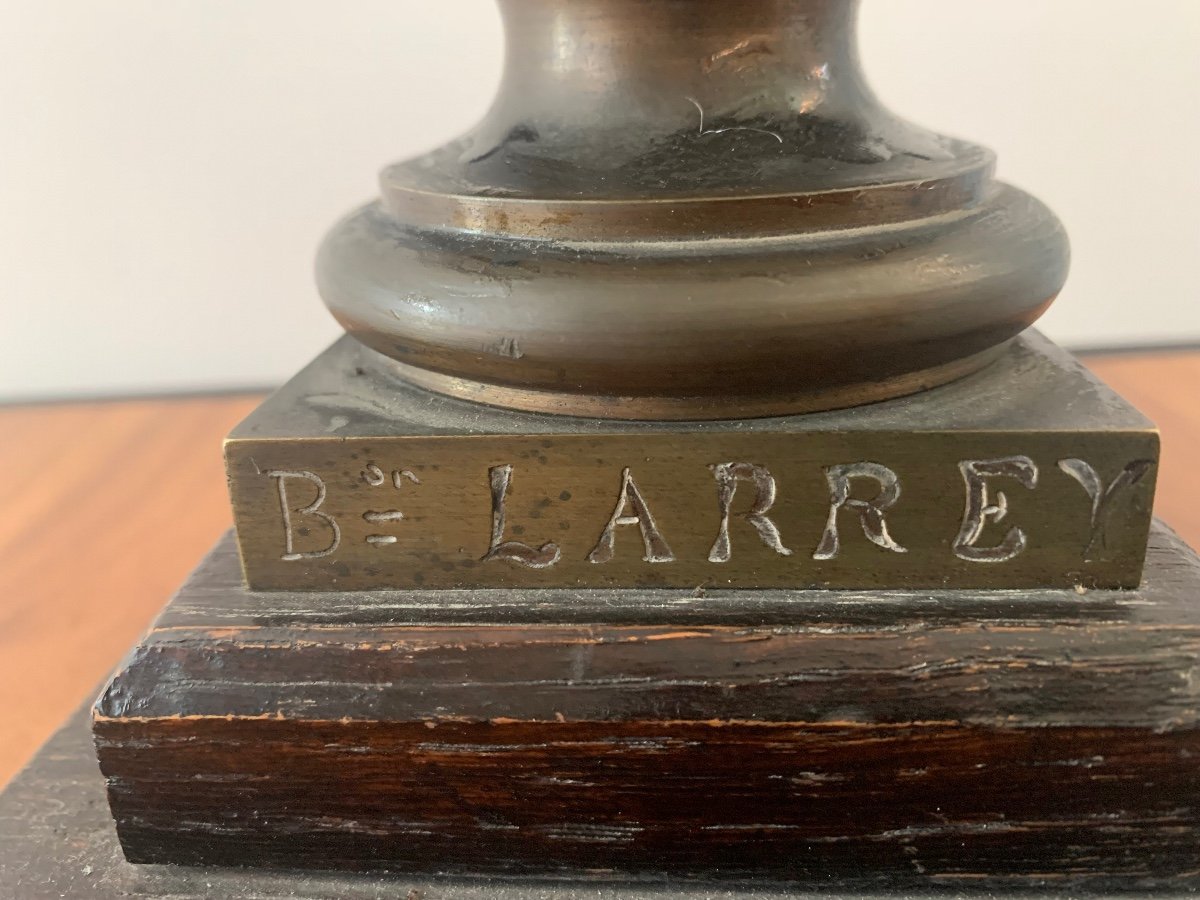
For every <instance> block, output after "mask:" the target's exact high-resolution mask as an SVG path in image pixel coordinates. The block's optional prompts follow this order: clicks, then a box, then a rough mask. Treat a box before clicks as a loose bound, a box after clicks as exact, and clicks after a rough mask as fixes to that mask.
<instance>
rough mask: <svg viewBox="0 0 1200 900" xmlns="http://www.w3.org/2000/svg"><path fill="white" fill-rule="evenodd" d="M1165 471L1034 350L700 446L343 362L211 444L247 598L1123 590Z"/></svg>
mask: <svg viewBox="0 0 1200 900" xmlns="http://www.w3.org/2000/svg"><path fill="white" fill-rule="evenodd" d="M1158 453H1159V447H1158V435H1157V433H1156V432H1155V431H1154V429H1153V427H1152V426H1151V425H1150V424H1149V423H1148V422H1146V421H1145V419H1143V418H1142V417H1141V416H1140V415H1138V414H1137V413H1136V411H1134V410H1133V409H1132V408H1130V407H1129V406H1128V404H1126V403H1124V401H1122V400H1121V399H1120V398H1119V397H1117V396H1116V395H1114V394H1113V393H1112V392H1111V391H1109V390H1108V389H1107V388H1106V387H1104V386H1103V385H1102V384H1100V383H1098V382H1097V381H1095V379H1094V378H1092V376H1090V375H1089V374H1088V373H1086V372H1085V371H1084V370H1082V369H1081V368H1080V367H1079V366H1078V365H1077V364H1076V363H1075V362H1074V361H1073V360H1072V359H1071V358H1070V357H1069V356H1068V355H1067V354H1065V353H1063V352H1062V351H1060V350H1058V349H1057V348H1055V347H1053V345H1051V344H1049V343H1048V342H1046V341H1045V340H1044V339H1041V338H1039V337H1037V336H1036V335H1030V336H1027V337H1025V338H1023V339H1021V340H1020V341H1018V342H1017V343H1015V344H1014V345H1013V347H1012V348H1011V349H1010V351H1009V353H1008V355H1007V356H1006V357H1004V358H1003V359H1002V360H1001V361H1000V362H998V363H996V364H995V365H994V366H992V367H991V368H989V369H988V370H985V371H984V372H981V373H979V374H978V375H976V376H973V377H971V378H968V379H964V380H962V381H960V382H956V383H954V384H951V385H947V386H944V387H942V388H938V389H936V390H933V391H928V392H926V393H924V394H919V395H916V396H914V397H910V398H904V399H900V400H895V401H891V402H889V403H883V404H876V405H874V406H869V407H862V408H859V409H852V410H845V411H841V412H830V413H822V414H817V415H810V416H792V417H780V418H776V419H763V420H748V421H745V422H714V423H700V424H690V425H689V424H686V423H678V424H653V423H619V422H602V421H596V420H582V419H566V418H555V417H548V416H537V415H533V414H525V413H514V412H508V411H504V410H497V409H493V408H489V407H484V406H475V405H472V404H467V403H463V402H461V401H451V400H447V399H444V398H440V397H437V396H435V395H432V394H428V393H425V392H422V391H419V390H417V389H415V388H412V387H410V386H408V385H405V384H404V383H402V382H399V381H397V380H395V379H394V378H392V377H391V376H390V375H388V374H387V371H386V368H385V367H384V366H383V365H381V364H380V362H379V359H378V357H376V356H374V355H373V354H372V353H371V352H370V351H367V350H365V349H364V348H362V347H359V346H358V345H356V344H355V343H354V342H353V341H351V340H350V339H343V340H342V341H340V342H339V343H337V344H335V345H334V346H333V347H332V348H331V349H330V350H328V351H327V352H326V353H325V354H323V355H322V356H321V357H319V358H318V359H317V361H316V362H314V363H313V364H312V365H311V366H310V367H309V368H308V369H306V370H305V371H304V372H302V373H301V374H299V375H298V376H296V378H294V379H293V380H292V381H291V382H289V384H288V385H287V386H285V387H284V388H283V389H282V390H281V391H280V392H279V393H277V394H276V395H275V396H274V397H272V398H271V399H269V400H268V401H266V402H265V403H264V404H263V406H262V407H260V408H259V409H258V410H257V411H255V413H253V414H252V415H251V416H250V418H249V419H247V420H246V422H244V423H243V424H242V425H241V426H239V427H238V428H237V429H236V430H235V431H234V433H233V434H232V435H231V436H230V438H229V440H228V442H227V443H226V462H227V468H228V474H229V482H230V491H231V494H232V498H233V509H234V520H235V525H236V529H237V534H238V541H239V545H240V548H241V552H242V560H243V565H244V569H245V573H246V576H247V581H248V583H249V585H250V586H251V587H252V588H254V589H259V590H271V589H288V590H367V589H375V588H399V589H403V588H484V587H492V588H495V587H521V588H538V587H544V588H561V587H595V588H613V587H671V588H679V589H682V590H688V591H704V590H705V589H707V588H710V587H712V588H726V589H728V588H734V589H754V588H846V589H859V588H864V589H865V588H881V587H882V588H888V587H897V588H899V587H906V588H1029V587H1059V588H1061V587H1078V588H1080V589H1090V588H1119V587H1130V588H1131V587H1135V586H1137V584H1138V583H1139V580H1140V577H1141V570H1142V565H1143V562H1144V559H1145V548H1146V540H1147V536H1148V533H1149V529H1150V521H1151V510H1152V506H1153V499H1154V489H1155V477H1156V475H1157V460H1158Z"/></svg>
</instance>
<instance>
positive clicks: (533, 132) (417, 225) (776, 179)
mask: <svg viewBox="0 0 1200 900" xmlns="http://www.w3.org/2000/svg"><path fill="white" fill-rule="evenodd" d="M500 6H501V8H502V10H503V13H504V19H505V25H506V29H507V34H508V53H507V63H506V67H505V72H504V79H503V84H502V87H501V91H500V94H499V96H498V98H497V99H496V101H495V104H494V106H493V107H492V110H491V112H490V113H488V115H487V116H486V118H485V119H484V121H483V122H482V123H481V124H480V125H479V126H478V127H477V128H476V129H475V130H473V131H472V132H470V133H469V134H467V135H466V136H465V137H463V138H461V139H460V140H457V141H454V142H452V143H450V144H447V145H446V146H444V147H442V148H440V149H438V150H435V151H433V152H432V153H430V154H427V155H426V156H423V157H420V158H418V159H414V160H410V161H408V162H404V163H400V164H398V165H395V166H392V167H390V168H389V169H387V170H386V171H385V172H384V174H383V177H382V191H383V197H382V200H380V201H379V202H376V203H372V204H370V205H368V206H366V207H365V208H363V209H361V210H359V211H358V212H356V213H354V214H353V215H351V216H350V217H349V218H348V219H346V220H345V221H343V222H342V223H341V224H340V225H339V226H338V227H337V228H336V229H335V230H334V231H333V233H332V234H331V235H330V236H329V238H328V240H327V241H326V243H325V245H324V247H323V249H322V251H321V255H320V261H319V266H318V271H319V281H320V286H321V290H322V293H323V295H324V297H325V300H326V302H327V303H328V304H329V306H330V308H331V309H332V310H333V312H334V314H335V315H336V316H337V318H338V319H339V321H340V322H341V323H342V324H343V325H344V326H345V327H346V329H347V330H348V331H349V332H350V333H351V334H352V335H354V336H355V337H356V338H358V339H359V340H360V341H362V342H363V343H364V344H366V345H368V346H369V347H371V348H373V349H374V350H376V351H378V352H379V353H381V354H383V355H384V356H385V357H387V358H389V359H390V360H391V361H392V365H393V367H394V369H395V371H397V372H398V373H399V374H401V375H402V376H403V377H404V378H405V379H406V380H408V381H410V382H412V383H414V384H418V385H421V386H423V387H426V388H430V389H433V390H436V391H439V392H442V393H447V394H452V395H455V396H459V397H464V398H467V399H471V400H477V401H481V402H485V403H490V404H497V405H502V406H508V407H514V408H520V409H525V410H534V411H542V412H553V413H567V414H572V415H588V416H601V417H611V418H621V419H717V418H744V417H755V416H765V415H775V414H783V413H797V412H806V411H810V410H814V409H826V408H834V407H847V406H853V405H856V404H861V403H866V402H871V401H876V400H880V399H883V398H887V397H894V396H899V395H903V394H908V393H913V392H916V391H919V390H921V389H923V388H927V387H930V386H932V385H936V384H940V383H944V382H946V381H949V380H951V379H954V378H957V377H960V376H962V375H964V374H966V373H968V372H971V371H974V370H976V369H978V368H980V367H981V366H983V365H985V364H987V363H988V362H991V361H993V360H994V359H995V358H996V357H997V356H998V354H999V353H1000V352H1001V349H1002V347H1003V345H1004V344H1005V342H1007V341H1009V340H1010V339H1012V338H1013V337H1014V336H1015V335H1016V334H1017V333H1019V332H1020V331H1021V330H1023V329H1024V328H1025V327H1027V326H1028V325H1029V324H1030V323H1031V322H1033V321H1034V320H1035V319H1036V318H1037V317H1038V316H1039V315H1040V314H1041V312H1042V311H1043V310H1044V309H1045V308H1046V307H1047V306H1048V305H1049V303H1050V302H1051V301H1052V300H1053V298H1054V297H1055V295H1056V294H1057V293H1058V291H1059V289H1060V287H1061V286H1062V283H1063V280H1064V278H1065V274H1066V268H1067V256H1068V251H1067V241H1066V238H1065V235H1064V232H1063V230H1062V229H1061V227H1060V226H1059V223H1058V222H1057V220H1056V219H1055V218H1054V217H1053V215H1052V214H1051V213H1050V212H1049V211H1047V210H1046V209H1045V207H1043V206H1042V205H1041V204H1040V203H1038V202H1037V201H1036V200H1034V199H1033V198H1031V197H1029V196H1027V195H1025V194H1023V193H1021V192H1020V191H1018V190H1016V189H1014V188H1012V187H1009V186H1007V185H1004V184H1002V183H1000V182H997V181H995V180H994V179H993V176H992V171H993V157H992V154H991V153H990V152H989V151H987V150H985V149H983V148H981V147H977V146H975V145H973V144H969V143H966V142H963V141H959V140H953V139H950V138H946V137H942V136H940V135H937V134H934V133H931V132H928V131H925V130H922V129H920V128H917V127H915V126H913V125H910V124H908V123H906V122H904V121H903V120H901V119H899V118H897V117H896V116H894V115H893V114H891V113H890V112H888V111H887V110H886V109H884V108H883V107H882V106H881V105H880V104H879V102H878V101H877V100H876V99H875V97H874V95H873V94H872V93H871V91H870V89H869V88H868V87H867V85H866V83H865V81H864V79H863V75H862V72H861V70H860V68H859V62H858V58H857V54H856V49H855V22H856V15H857V11H858V2H857V0H740V2H736V3H733V2H729V0H653V2H645V0H500ZM931 77H933V75H932V73H931Z"/></svg>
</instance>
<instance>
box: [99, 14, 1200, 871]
mask: <svg viewBox="0 0 1200 900" xmlns="http://www.w3.org/2000/svg"><path fill="white" fill-rule="evenodd" d="M502 6H503V8H504V10H505V15H506V22H507V25H508V28H509V36H510V37H509V40H510V53H509V59H510V62H509V65H508V68H507V73H506V80H505V87H504V88H503V90H502V91H501V94H500V97H499V99H498V100H497V102H496V105H495V106H494V107H493V109H492V112H491V113H490V114H489V115H488V117H487V118H486V119H485V121H484V122H483V123H482V124H481V125H480V126H479V127H478V128H477V129H476V130H475V131H473V132H472V133H471V134H470V135H468V136H467V137H466V138H464V139H463V140H461V141H458V142H455V143H452V144H450V145H447V146H446V147H443V148H441V149H440V150H437V151H434V152H433V153H431V154H429V155H428V156H425V157H422V158H420V159H417V160H413V161H409V162H407V163H401V164H399V165H396V166H393V167H391V168H389V169H388V170H387V171H386V172H385V173H384V176H383V198H382V200H381V201H379V202H378V203H375V204H371V205H370V206H368V207H365V208H364V209H362V210H360V211H358V212H357V213H355V214H353V215H352V216H351V217H350V218H348V219H346V220H345V221H344V222H342V223H341V224H340V225H339V226H338V227H337V228H336V229H335V231H334V232H333V234H332V235H331V237H330V238H329V240H328V241H327V242H326V244H325V246H324V247H323V249H322V251H321V258H320V263H319V279H320V282H321V287H322V291H323V293H324V296H325V299H326V301H327V302H328V303H329V305H330V306H331V308H332V309H333V311H334V312H335V314H336V315H337V316H338V318H339V320H340V321H342V323H343V324H344V325H345V326H346V329H347V331H348V332H349V335H350V336H348V337H345V338H343V339H342V340H341V341H339V342H338V343H337V344H335V345H334V346H333V347H332V348H330V349H329V350H328V351H326V352H325V353H324V354H322V355H321V356H320V357H318V359H317V360H315V361H314V362H313V363H312V364H311V365H310V366H309V367H308V368H307V369H306V370H305V371H304V372H302V373H300V374H299V375H298V376H296V378H294V379H293V380H292V381H291V382H289V384H288V385H287V386H285V387H284V388H283V389H282V390H281V391H280V392H279V393H278V394H276V395H275V396H274V397H273V398H271V399H270V400H268V401H267V402H266V403H264V404H263V406H262V407H261V408H260V409H259V410H257V411H256V412H255V413H254V414H253V415H252V416H251V417H250V418H249V419H247V421H246V422H244V423H243V424H242V425H241V426H239V428H238V429H236V430H235V432H234V433H233V434H232V435H231V436H230V439H229V441H228V442H227V445H226V460H227V467H228V473H229V478H230V488H231V495H232V500H233V507H234V513H235V524H236V532H237V534H236V537H237V542H238V548H239V550H240V565H239V560H238V559H237V557H236V555H235V551H234V544H233V540H232V538H227V539H226V540H224V541H223V542H222V544H221V545H220V546H219V547H218V548H217V549H216V550H215V551H214V552H213V554H211V555H210V557H209V558H208V559H207V560H206V561H205V562H204V563H203V565H202V567H201V569H200V570H199V571H198V572H197V574H196V575H195V576H194V577H193V579H192V580H191V581H190V582H189V584H188V585H186V586H185V587H184V589H183V590H182V591H181V592H180V594H179V595H178V596H177V597H176V599H175V600H174V601H172V603H171V604H170V606H169V607H168V609H167V611H166V612H165V613H164V615H163V618H162V619H161V620H160V622H159V624H158V625H157V626H156V628H155V629H154V630H153V631H152V632H151V634H150V635H148V636H147V638H146V639H145V640H144V641H143V642H142V643H141V644H140V645H139V647H138V648H137V649H136V650H135V652H134V654H133V655H132V656H131V658H130V660H129V661H128V663H127V665H126V666H124V667H123V668H122V669H121V670H120V671H119V672H118V673H117V675H116V676H115V677H114V679H113V681H112V683H111V684H110V685H109V687H108V688H107V689H106V691H105V693H104V695H103V696H102V697H101V698H100V700H99V701H98V703H97V706H96V711H95V719H94V730H95V735H96V741H97V748H98V752H99V757H100V762H101V767H102V769H103V770H104V772H105V774H106V776H107V777H108V787H109V799H110V802H111V804H112V809H113V812H114V815H115V817H116V821H117V827H118V833H119V835H120V837H121V841H122V845H123V847H124V849H125V852H126V854H127V856H128V858H129V859H130V860H132V861H134V862H158V863H162V862H168V863H209V864H211V863H217V864H230V863H232V864H237V865H254V866H317V867H327V868H341V869H349V870H363V869H371V868H380V867H382V868H385V869H388V870H392V871H400V872H414V871H417V872H438V873H443V874H445V873H451V874H455V875H466V876H480V875H484V876H487V875H503V876H510V877H516V876H526V875H534V874H536V875H539V876H555V877H559V878H568V879H573V880H576V881H578V880H581V879H582V880H587V879H593V880H606V879H609V880H611V879H619V878H677V879H689V880H694V879H721V878H725V879H728V878H731V877H736V878H739V879H754V880H762V881H764V882H766V883H768V884H771V885H780V884H786V885H792V886H796V885H801V886H813V885H822V886H827V885H828V884H830V883H833V884H835V885H836V886H837V887H838V889H839V890H851V891H853V890H864V889H867V888H877V887H880V886H890V887H919V888H922V889H925V888H929V887H931V886H944V885H946V884H948V883H960V882H961V881H963V880H966V881H969V883H971V884H977V885H983V886H986V887H989V888H991V887H1025V888H1027V887H1031V886H1032V887H1036V886H1044V885H1045V884H1046V883H1047V881H1048V880H1051V881H1053V882H1054V883H1056V884H1067V885H1070V886H1071V887H1080V888H1095V887H1116V888H1122V889H1124V888H1129V887H1131V886H1134V887H1144V886H1146V885H1155V886H1170V887H1180V886H1194V885H1195V881H1196V875H1195V873H1196V871H1197V862H1196V853H1195V847H1196V845H1197V841H1196V838H1197V835H1198V834H1200V819H1197V816H1196V814H1195V812H1194V809H1195V806H1194V805H1193V804H1191V803H1190V798H1193V797H1194V796H1195V794H1196V793H1197V791H1198V790H1200V778H1198V777H1197V774H1196V770H1195V767H1194V765H1192V764H1191V763H1190V762H1188V760H1190V759H1192V758H1193V757H1194V755H1195V754H1197V753H1200V731H1198V730H1197V728H1196V722H1197V721H1198V719H1200V717H1198V716H1197V702H1196V696H1197V695H1196V691H1195V685H1194V677H1193V676H1194V669H1195V646H1196V641H1197V640H1198V639H1200V620H1198V618H1197V615H1198V613H1197V611H1196V609H1195V604H1194V602H1192V601H1193V599H1194V596H1195V593H1196V591H1197V590H1200V563H1198V562H1197V561H1196V559H1195V557H1194V555H1192V554H1191V553H1190V551H1188V550H1187V549H1186V548H1184V547H1182V545H1180V543H1179V542H1178V541H1177V540H1176V539H1174V538H1173V537H1172V536H1171V535H1170V534H1169V533H1167V532H1166V530H1165V529H1163V528H1162V526H1159V525H1152V523H1151V507H1152V501H1153V491H1154V481H1155V478H1154V476H1155V469H1156V463H1157V456H1158V441H1157V435H1156V433H1155V431H1154V429H1153V427H1152V426H1151V425H1150V424H1149V423H1148V422H1146V420H1145V419H1144V418H1142V417H1141V416H1140V415H1139V414H1138V413H1137V412H1136V411H1135V410H1133V409H1131V408H1130V407H1129V406H1128V405H1127V404H1125V403H1124V402H1123V401H1122V400H1121V399H1120V398H1119V397H1116V396H1115V395H1114V394H1112V392H1111V391H1109V390H1108V389H1107V388H1105V387H1104V386H1103V385H1101V384H1099V383H1098V382H1097V381H1095V379H1093V378H1092V377H1090V376H1089V375H1087V374H1086V373H1085V372H1084V371H1083V370H1082V369H1081V367H1079V366H1078V365H1077V364H1076V363H1074V362H1073V361H1072V360H1070V358H1069V357H1068V356H1067V355H1066V354H1064V353H1063V352H1062V351H1060V350H1058V349H1057V348H1056V347H1054V346H1053V345H1052V344H1050V343H1049V342H1048V341H1046V340H1045V339H1043V338H1040V337H1038V336H1036V335H1032V334H1022V333H1021V332H1022V331H1023V330H1024V329H1025V328H1026V326H1028V325H1029V324H1030V323H1031V322H1032V321H1033V320H1034V319H1035V318H1036V317H1037V315H1038V314H1039V313H1040V312H1041V310H1043V309H1044V308H1045V306H1046V305H1047V304H1048V303H1049V302H1050V301H1051V300H1052V299H1053V297H1054V295H1055V294H1056V293H1057V291H1058V289H1059V287H1060V286H1061V284H1062V280H1063V278H1064V277H1065V270H1066V257H1067V248H1066V242H1065V238H1064V236H1063V233H1062V229H1061V227H1060V226H1059V225H1058V223H1057V221H1056V220H1055V219H1054V218H1053V216H1052V215H1051V214H1050V213H1049V212H1047V211H1046V210H1045V208H1044V207H1042V206H1041V205H1040V204H1038V203H1037V202H1036V201H1035V200H1033V199H1032V198H1029V197H1027V196H1025V195H1023V194H1021V193H1020V192H1018V191H1016V190H1014V189H1012V188H1010V187H1007V186H1004V185H1003V184H1000V183H998V182H995V181H993V179H992V159H991V156H990V154H989V153H988V152H987V151H984V150H982V149H980V148H977V147H974V146H972V145H970V144H967V143H964V142H961V141H955V140H950V139H947V138H941V137H938V136H936V135H933V134H930V133H927V132H924V131H922V130H920V129H916V128H914V127H912V126H909V125H907V124H905V123H903V122H901V121H900V120H898V119H896V118H895V117H893V116H892V115H891V114H890V113H888V112H886V111H885V110H883V109H882V108H881V107H880V106H879V105H878V103H877V102H876V101H875V100H874V98H873V96H872V95H871V93H870V91H869V89H868V88H867V87H866V86H865V84H864V83H863V81H862V77H861V74H860V72H859V70H858V67H857V61H856V57H855V51H854V46H853V24H854V15H855V11H856V9H857V3H855V2H852V0H753V2H743V3H736V4H735V3H729V2H722V0H502ZM876 401H883V402H876ZM867 404H870V405H867ZM846 407H853V408H846ZM1148 544H1149V549H1150V553H1149V555H1147V545H1148ZM243 576H244V577H243ZM1181 798H1185V800H1186V802H1185V800H1181ZM1148 861H1149V862H1148ZM564 890H566V891H568V892H569V891H570V890H572V888H570V887H566V888H564Z"/></svg>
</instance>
